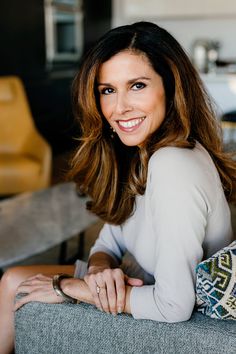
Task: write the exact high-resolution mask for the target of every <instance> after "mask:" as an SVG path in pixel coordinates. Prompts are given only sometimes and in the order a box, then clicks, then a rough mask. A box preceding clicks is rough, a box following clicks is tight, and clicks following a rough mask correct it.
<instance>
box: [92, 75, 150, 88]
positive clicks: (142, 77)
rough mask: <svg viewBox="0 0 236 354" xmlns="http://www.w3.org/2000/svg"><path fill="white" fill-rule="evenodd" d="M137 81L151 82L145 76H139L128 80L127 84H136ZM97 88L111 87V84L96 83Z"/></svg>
mask: <svg viewBox="0 0 236 354" xmlns="http://www.w3.org/2000/svg"><path fill="white" fill-rule="evenodd" d="M138 80H151V78H150V77H146V76H139V77H136V78H133V79H130V80H128V84H133V83H134V82H136V81H138ZM97 86H112V84H110V83H108V82H98V84H97Z"/></svg>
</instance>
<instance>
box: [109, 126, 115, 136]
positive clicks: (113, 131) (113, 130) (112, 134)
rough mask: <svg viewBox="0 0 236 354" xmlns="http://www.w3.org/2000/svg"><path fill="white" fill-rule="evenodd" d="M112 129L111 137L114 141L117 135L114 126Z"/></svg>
mask: <svg viewBox="0 0 236 354" xmlns="http://www.w3.org/2000/svg"><path fill="white" fill-rule="evenodd" d="M110 129H111V132H110V137H111V138H112V139H114V133H116V131H115V129H114V128H113V127H112V126H110Z"/></svg>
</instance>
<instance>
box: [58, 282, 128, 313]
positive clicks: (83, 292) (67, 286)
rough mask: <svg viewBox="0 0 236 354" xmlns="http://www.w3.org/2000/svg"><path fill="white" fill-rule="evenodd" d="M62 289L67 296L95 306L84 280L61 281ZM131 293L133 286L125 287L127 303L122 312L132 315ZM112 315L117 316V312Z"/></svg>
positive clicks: (125, 302)
mask: <svg viewBox="0 0 236 354" xmlns="http://www.w3.org/2000/svg"><path fill="white" fill-rule="evenodd" d="M61 288H62V290H63V292H64V293H65V294H67V295H69V296H71V297H74V298H76V299H78V300H79V301H82V302H86V303H88V304H92V305H95V301H94V297H93V294H92V292H91V291H90V289H89V287H88V285H87V284H86V283H85V281H84V280H82V279H75V278H69V279H63V280H62V281H61ZM130 291H131V286H129V285H125V301H124V307H123V311H122V312H126V313H130V300H129V299H130ZM101 310H102V308H101ZM106 312H110V311H106ZM112 314H114V315H115V314H117V311H115V310H113V311H112Z"/></svg>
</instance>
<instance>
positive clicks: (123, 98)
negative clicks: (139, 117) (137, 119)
mask: <svg viewBox="0 0 236 354" xmlns="http://www.w3.org/2000/svg"><path fill="white" fill-rule="evenodd" d="M131 110H132V104H131V102H130V99H129V97H128V94H127V93H118V94H117V95H116V102H115V112H116V114H124V113H126V112H129V111H131Z"/></svg>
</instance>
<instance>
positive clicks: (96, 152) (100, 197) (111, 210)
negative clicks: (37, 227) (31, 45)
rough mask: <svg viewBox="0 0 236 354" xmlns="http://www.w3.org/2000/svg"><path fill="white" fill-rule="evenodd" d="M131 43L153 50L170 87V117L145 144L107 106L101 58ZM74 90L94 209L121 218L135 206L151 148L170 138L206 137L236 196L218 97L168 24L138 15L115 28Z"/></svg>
mask: <svg viewBox="0 0 236 354" xmlns="http://www.w3.org/2000/svg"><path fill="white" fill-rule="evenodd" d="M125 50H129V51H132V52H135V53H142V54H144V55H146V57H147V58H148V60H149V61H150V63H151V65H152V67H153V69H154V70H155V71H156V72H157V73H158V74H159V75H160V76H161V77H162V80H163V85H164V89H165V95H166V117H165V119H164V121H163V123H162V124H161V126H160V127H159V128H158V130H157V131H156V132H154V133H152V134H151V135H150V136H149V137H148V138H147V139H146V141H145V142H144V144H142V147H128V146H125V145H124V144H122V142H121V141H120V140H119V138H118V137H117V136H114V137H112V136H111V133H110V129H109V125H108V123H107V121H106V119H105V118H104V117H103V114H102V112H101V109H100V103H99V96H98V91H97V77H98V72H99V68H100V65H101V64H102V63H104V62H106V61H107V60H109V59H110V58H111V57H113V56H114V55H115V54H117V53H119V52H121V51H125ZM73 97H74V107H75V113H76V118H77V120H78V122H79V125H80V130H81V138H80V139H79V141H80V143H79V147H78V150H77V152H76V153H75V155H74V157H73V159H72V168H71V171H70V172H69V177H70V178H73V179H74V180H75V181H76V182H77V184H78V186H79V189H80V190H81V192H82V193H86V194H88V195H89V196H90V197H91V201H90V202H88V204H87V207H88V209H89V210H91V211H92V212H94V213H95V214H96V215H98V216H99V217H100V218H101V219H103V220H104V221H106V222H108V223H112V224H117V225H119V224H121V223H123V222H124V221H125V220H127V218H128V217H129V216H130V215H131V214H132V212H133V210H134V203H135V196H136V195H138V194H140V195H142V194H144V192H145V188H146V179H147V170H148V161H149V159H150V156H151V155H152V154H153V153H154V152H155V151H157V150H158V149H160V148H161V147H164V146H176V147H182V148H189V149H192V148H193V147H194V146H195V143H196V141H199V142H200V143H201V144H202V145H203V146H204V147H205V149H206V150H207V151H208V153H209V154H210V156H211V157H212V159H213V161H214V163H215V166H216V168H217V170H218V172H219V175H220V178H221V182H222V185H223V188H224V192H225V195H226V198H227V200H228V201H232V200H235V184H236V163H235V162H234V161H233V160H232V158H231V157H230V155H229V154H226V153H224V152H223V151H222V139H221V135H222V134H221V129H220V126H219V123H218V122H217V119H216V118H215V113H214V109H213V107H212V104H211V101H210V99H209V97H208V95H207V93H206V91H205V89H204V86H203V84H202V82H201V79H200V78H199V75H198V73H197V72H196V70H195V69H194V67H193V65H192V64H191V62H190V60H189V58H188V56H187V55H186V54H185V52H184V50H183V49H182V47H181V46H180V44H179V43H178V42H177V41H176V40H175V39H174V38H173V37H172V36H171V34H169V33H168V32H167V31H166V30H165V29H163V28H161V27H159V26H157V25H155V24H153V23H149V22H138V23H134V24H132V25H126V26H121V27H118V28H115V29H112V30H110V31H109V32H108V33H106V34H105V35H104V36H103V37H102V38H101V39H100V40H99V41H98V43H97V44H96V45H95V46H94V48H92V49H91V50H90V51H89V52H88V53H87V55H86V57H85V58H84V61H83V63H82V66H81V70H80V72H79V73H78V75H77V76H76V78H75V80H74V83H73Z"/></svg>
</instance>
